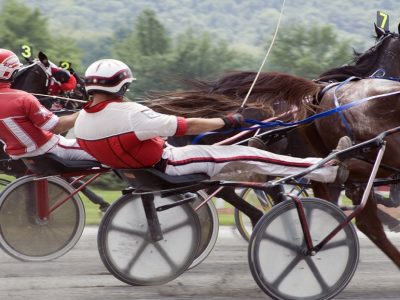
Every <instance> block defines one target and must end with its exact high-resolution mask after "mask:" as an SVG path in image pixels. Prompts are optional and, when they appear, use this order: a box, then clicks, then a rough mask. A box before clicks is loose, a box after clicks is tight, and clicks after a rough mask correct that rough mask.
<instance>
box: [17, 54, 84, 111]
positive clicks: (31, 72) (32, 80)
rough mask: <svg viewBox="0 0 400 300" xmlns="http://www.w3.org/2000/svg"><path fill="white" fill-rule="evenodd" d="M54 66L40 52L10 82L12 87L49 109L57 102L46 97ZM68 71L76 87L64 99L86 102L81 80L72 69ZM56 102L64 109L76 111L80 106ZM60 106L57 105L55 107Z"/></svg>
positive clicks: (71, 102)
mask: <svg viewBox="0 0 400 300" xmlns="http://www.w3.org/2000/svg"><path fill="white" fill-rule="evenodd" d="M54 66H55V64H53V63H52V62H51V61H50V60H49V59H48V57H47V55H46V54H45V53H43V52H41V51H40V52H39V53H38V57H37V58H35V59H33V60H32V61H30V63H29V64H28V65H26V66H23V67H22V68H21V69H20V70H19V72H18V73H17V75H16V76H15V78H14V80H13V82H12V87H13V88H15V89H20V90H24V91H26V92H28V93H32V94H33V95H35V96H36V97H37V98H38V99H39V100H40V101H41V103H42V104H43V105H44V106H45V107H46V108H48V109H50V108H51V107H52V105H53V103H54V102H55V101H57V99H56V97H50V96H47V94H48V89H49V84H50V79H51V77H52V71H51V68H52V67H54ZM68 71H69V72H70V73H71V75H73V76H74V77H75V79H76V81H77V86H76V88H75V90H74V91H71V92H70V93H69V94H68V95H66V97H68V98H71V99H75V100H86V99H87V98H88V96H87V93H86V90H85V86H84V82H83V79H82V78H80V77H79V76H78V74H77V73H76V72H75V71H74V70H73V69H72V68H69V69H68ZM58 102H60V105H62V107H64V108H66V109H76V108H77V107H80V106H81V104H82V103H80V102H77V101H70V100H65V99H62V100H60V101H58ZM60 105H59V104H58V105H57V106H60Z"/></svg>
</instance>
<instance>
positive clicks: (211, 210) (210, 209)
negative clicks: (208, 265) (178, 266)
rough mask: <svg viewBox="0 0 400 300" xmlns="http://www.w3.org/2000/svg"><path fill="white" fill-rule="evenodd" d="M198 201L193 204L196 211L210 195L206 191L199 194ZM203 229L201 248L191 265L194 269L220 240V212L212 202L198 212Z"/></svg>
mask: <svg viewBox="0 0 400 300" xmlns="http://www.w3.org/2000/svg"><path fill="white" fill-rule="evenodd" d="M197 196H198V197H197V199H196V200H195V201H194V202H192V207H193V208H194V209H195V208H196V207H197V206H198V205H199V204H200V203H202V202H203V200H205V199H207V197H208V195H207V194H206V193H205V192H204V191H199V192H197ZM196 212H197V215H198V217H199V221H200V227H201V240H200V246H199V249H198V251H197V254H196V258H195V259H194V261H193V263H192V264H191V265H190V267H189V269H192V268H194V267H196V266H197V265H199V264H200V263H201V262H202V261H203V260H205V259H206V258H207V257H208V255H209V254H210V253H211V251H212V249H213V248H214V246H215V243H216V242H217V238H218V230H219V219H218V211H217V208H216V207H215V205H214V203H213V202H212V201H211V200H210V201H208V202H207V203H206V204H205V205H203V206H202V207H201V208H200V209H198V210H197V211H196Z"/></svg>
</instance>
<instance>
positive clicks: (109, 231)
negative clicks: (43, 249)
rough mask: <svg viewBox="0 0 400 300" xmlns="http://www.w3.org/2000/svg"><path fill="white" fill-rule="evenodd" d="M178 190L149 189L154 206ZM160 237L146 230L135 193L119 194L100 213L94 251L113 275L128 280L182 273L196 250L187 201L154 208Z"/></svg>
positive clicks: (153, 280) (196, 230)
mask: <svg viewBox="0 0 400 300" xmlns="http://www.w3.org/2000/svg"><path fill="white" fill-rule="evenodd" d="M180 199H181V197H179V196H170V197H166V198H161V197H160V196H159V195H154V204H155V207H159V206H162V205H166V204H173V203H175V202H176V201H177V200H180ZM157 216H158V219H159V223H160V226H161V232H162V235H163V238H162V239H161V240H160V241H155V240H153V238H152V237H151V235H150V232H149V226H148V220H147V219H146V215H145V211H144V208H143V202H142V199H141V197H140V196H137V195H129V194H128V195H124V196H122V197H121V198H119V199H118V200H117V201H116V202H114V203H113V204H112V205H111V206H110V208H109V209H108V210H107V212H106V214H105V215H104V217H103V219H102V221H101V223H100V227H99V233H98V239H97V242H98V248H99V253H100V257H101V259H102V261H103V263H104V265H105V266H106V268H107V269H108V270H109V271H110V273H111V274H113V275H114V276H115V277H116V278H118V279H119V280H121V281H123V282H126V283H128V284H131V285H158V284H163V283H166V282H168V281H171V280H173V279H175V278H176V277H178V276H179V275H180V274H182V273H183V272H184V271H185V270H186V269H187V268H188V267H189V266H190V265H191V264H192V262H193V260H194V259H195V257H196V255H197V254H198V248H199V243H200V234H201V232H200V222H199V218H198V216H197V213H196V212H195V211H194V210H193V208H192V206H191V205H190V204H188V203H186V204H182V205H179V206H175V207H173V208H170V209H167V210H164V211H160V212H157Z"/></svg>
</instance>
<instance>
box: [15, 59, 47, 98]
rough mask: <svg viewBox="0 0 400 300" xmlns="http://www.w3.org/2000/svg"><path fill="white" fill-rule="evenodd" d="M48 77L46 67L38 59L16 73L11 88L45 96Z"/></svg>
mask: <svg viewBox="0 0 400 300" xmlns="http://www.w3.org/2000/svg"><path fill="white" fill-rule="evenodd" d="M41 58H42V59H43V56H41ZM46 58H47V57H46ZM45 62H46V60H45ZM47 63H48V61H47ZM49 77H50V74H49V72H48V66H46V64H45V63H44V62H42V61H41V60H40V59H35V60H33V61H32V62H31V63H30V64H28V65H24V66H23V67H22V68H21V69H20V70H19V71H18V73H17V75H16V76H15V78H14V80H13V82H12V84H11V86H12V88H15V89H19V90H24V91H26V92H28V93H33V94H47V90H48V84H49Z"/></svg>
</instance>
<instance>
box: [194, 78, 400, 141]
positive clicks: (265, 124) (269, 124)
mask: <svg viewBox="0 0 400 300" xmlns="http://www.w3.org/2000/svg"><path fill="white" fill-rule="evenodd" d="M347 82H348V80H346V81H344V82H342V83H341V84H340V86H343V84H345V83H347ZM338 87H339V86H338ZM338 87H337V88H338ZM398 94H400V90H398V91H395V92H390V93H385V94H380V95H375V96H370V97H365V98H362V99H359V100H356V101H353V102H350V103H347V104H345V105H341V106H339V107H336V108H333V109H329V110H326V111H323V112H321V113H318V114H315V115H312V116H310V117H308V118H305V119H303V120H300V121H296V122H289V123H288V122H283V121H280V120H277V121H273V122H263V121H258V120H252V119H245V122H246V123H249V124H253V125H257V126H251V127H246V128H240V129H238V130H240V131H244V130H257V129H259V128H265V127H276V126H293V125H301V124H306V123H309V122H312V121H314V120H317V119H319V118H324V117H327V116H330V115H333V114H335V113H339V112H341V111H344V110H347V109H350V108H352V107H353V106H358V105H361V104H363V103H365V102H368V101H370V100H374V99H378V98H383V97H389V96H393V95H398ZM229 132H232V130H230V131H227V132H218V131H208V132H204V133H202V134H200V135H198V136H196V138H195V139H194V140H193V141H192V144H196V143H197V142H198V141H199V140H200V139H201V138H202V137H204V136H206V135H210V134H216V133H229Z"/></svg>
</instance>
